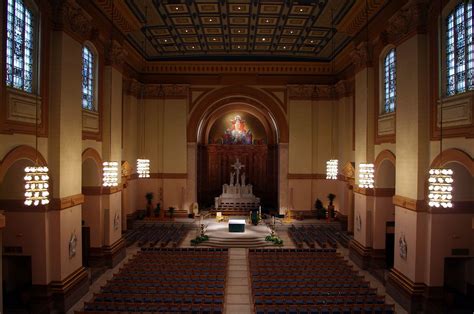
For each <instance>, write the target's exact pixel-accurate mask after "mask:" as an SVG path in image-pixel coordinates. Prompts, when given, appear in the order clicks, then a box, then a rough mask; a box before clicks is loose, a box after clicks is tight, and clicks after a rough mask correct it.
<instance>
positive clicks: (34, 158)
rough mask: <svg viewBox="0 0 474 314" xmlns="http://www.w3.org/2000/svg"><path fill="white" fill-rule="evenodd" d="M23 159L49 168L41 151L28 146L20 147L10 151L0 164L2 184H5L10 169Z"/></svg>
mask: <svg viewBox="0 0 474 314" xmlns="http://www.w3.org/2000/svg"><path fill="white" fill-rule="evenodd" d="M21 159H27V160H30V161H31V162H33V163H35V162H38V164H39V165H40V166H47V165H48V163H47V162H46V159H45V158H44V157H43V155H41V153H40V152H39V151H37V150H36V149H34V148H33V147H31V146H28V145H20V146H17V147H15V148H13V149H12V150H10V151H9V152H8V153H7V154H6V155H5V157H4V158H3V159H2V161H1V162H0V182H3V178H4V177H5V174H6V173H7V172H8V169H10V167H11V166H12V165H13V164H14V163H15V162H17V161H18V160H21Z"/></svg>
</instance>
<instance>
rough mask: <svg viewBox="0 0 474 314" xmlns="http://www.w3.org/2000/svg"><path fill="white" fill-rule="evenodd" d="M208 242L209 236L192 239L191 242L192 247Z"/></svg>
mask: <svg viewBox="0 0 474 314" xmlns="http://www.w3.org/2000/svg"><path fill="white" fill-rule="evenodd" d="M207 240H209V236H208V235H201V236H197V237H196V238H195V239H192V240H191V245H193V246H196V245H198V244H199V243H201V242H204V241H207Z"/></svg>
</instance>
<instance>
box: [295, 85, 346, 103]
mask: <svg viewBox="0 0 474 314" xmlns="http://www.w3.org/2000/svg"><path fill="white" fill-rule="evenodd" d="M352 92H353V88H352V86H351V84H350V82H348V81H339V82H338V83H336V84H334V85H313V84H304V85H288V96H289V98H290V99H300V100H331V99H339V98H342V97H346V96H349V95H351V94H352Z"/></svg>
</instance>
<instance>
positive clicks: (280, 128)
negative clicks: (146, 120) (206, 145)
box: [187, 86, 288, 143]
mask: <svg viewBox="0 0 474 314" xmlns="http://www.w3.org/2000/svg"><path fill="white" fill-rule="evenodd" d="M235 104H239V105H240V108H245V109H246V110H249V111H251V112H252V113H253V114H254V115H256V116H257V115H258V116H260V117H261V119H264V120H265V121H266V122H265V123H266V124H268V125H269V127H270V128H271V130H272V132H273V136H272V137H273V138H274V140H275V143H288V122H287V120H286V115H285V112H284V110H283V108H282V106H281V104H280V103H278V102H277V101H276V100H275V99H274V98H273V97H271V96H270V95H269V94H267V93H265V92H263V91H261V90H259V89H256V88H251V87H248V86H228V87H224V88H220V89H217V90H215V91H212V92H209V93H208V94H206V95H204V96H203V97H201V99H199V100H198V101H197V103H196V104H195V105H194V106H193V109H192V111H191V114H190V118H189V121H188V127H187V140H188V142H198V143H203V142H202V141H203V140H204V139H205V132H206V126H208V125H209V123H210V121H209V120H210V119H211V118H212V117H215V115H216V112H219V111H221V110H223V109H222V108H224V107H226V106H232V105H235Z"/></svg>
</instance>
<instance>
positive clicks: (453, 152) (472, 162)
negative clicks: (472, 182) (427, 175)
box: [430, 148, 474, 177]
mask: <svg viewBox="0 0 474 314" xmlns="http://www.w3.org/2000/svg"><path fill="white" fill-rule="evenodd" d="M452 162H454V163H458V164H461V165H462V166H464V168H466V169H467V171H469V173H470V174H471V176H473V177H474V159H472V158H471V156H469V154H467V153H466V152H464V151H462V150H460V149H457V148H449V149H447V150H445V151H443V152H441V153H440V154H439V155H438V156H436V157H435V158H434V159H433V161H432V162H431V165H430V168H440V167H443V166H444V165H446V164H448V163H452Z"/></svg>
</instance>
